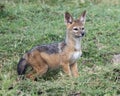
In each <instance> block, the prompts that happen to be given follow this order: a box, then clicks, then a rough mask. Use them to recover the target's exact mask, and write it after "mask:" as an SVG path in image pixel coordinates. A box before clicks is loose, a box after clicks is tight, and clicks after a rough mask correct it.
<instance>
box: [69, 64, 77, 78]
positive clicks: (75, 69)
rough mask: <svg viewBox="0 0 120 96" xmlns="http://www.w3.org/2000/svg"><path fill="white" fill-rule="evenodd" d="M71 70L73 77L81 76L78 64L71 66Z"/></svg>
mask: <svg viewBox="0 0 120 96" xmlns="http://www.w3.org/2000/svg"><path fill="white" fill-rule="evenodd" d="M70 68H71V71H72V75H73V76H74V77H78V76H79V73H78V68H77V63H74V64H72V65H71V66H70Z"/></svg>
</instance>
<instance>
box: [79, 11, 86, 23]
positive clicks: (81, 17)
mask: <svg viewBox="0 0 120 96" xmlns="http://www.w3.org/2000/svg"><path fill="white" fill-rule="evenodd" d="M79 20H80V22H82V23H83V24H85V21H86V10H85V11H84V12H83V13H82V15H81V16H80V18H79Z"/></svg>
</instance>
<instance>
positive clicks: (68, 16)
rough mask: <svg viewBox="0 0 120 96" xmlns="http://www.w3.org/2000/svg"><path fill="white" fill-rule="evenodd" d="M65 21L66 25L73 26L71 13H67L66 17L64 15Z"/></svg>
mask: <svg viewBox="0 0 120 96" xmlns="http://www.w3.org/2000/svg"><path fill="white" fill-rule="evenodd" d="M64 20H65V23H66V24H68V23H69V24H72V22H73V17H72V16H71V15H70V13H68V12H65V15H64Z"/></svg>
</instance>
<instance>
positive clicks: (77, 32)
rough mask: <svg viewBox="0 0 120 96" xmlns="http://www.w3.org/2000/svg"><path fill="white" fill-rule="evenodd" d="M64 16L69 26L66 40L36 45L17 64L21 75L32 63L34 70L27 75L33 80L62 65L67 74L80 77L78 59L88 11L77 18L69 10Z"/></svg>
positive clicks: (80, 53)
mask: <svg viewBox="0 0 120 96" xmlns="http://www.w3.org/2000/svg"><path fill="white" fill-rule="evenodd" d="M64 18H65V23H66V28H67V31H66V38H65V40H64V41H63V42H60V43H54V44H48V45H40V46H36V47H34V48H33V49H31V50H30V51H28V52H27V53H25V54H24V55H23V57H22V58H21V59H20V61H19V63H18V66H17V72H18V74H19V75H22V74H25V70H26V66H27V65H30V66H31V67H32V68H33V70H32V72H31V73H29V74H27V75H26V77H27V78H31V79H33V80H34V79H35V77H36V76H37V75H40V76H42V75H43V74H45V73H46V72H47V71H48V69H56V68H59V67H62V69H63V71H64V72H65V73H66V74H67V75H69V76H71V75H73V76H74V77H78V75H79V74H78V68H77V60H78V58H79V57H80V56H81V55H82V51H81V39H82V37H83V36H84V33H85V29H84V24H85V18H86V11H84V12H83V13H82V15H81V16H80V18H78V19H76V20H74V19H73V17H72V16H71V15H70V14H69V13H68V12H66V13H65V15H64Z"/></svg>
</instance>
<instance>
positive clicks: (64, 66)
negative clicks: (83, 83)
mask: <svg viewBox="0 0 120 96" xmlns="http://www.w3.org/2000/svg"><path fill="white" fill-rule="evenodd" d="M62 69H63V71H64V72H65V73H66V74H67V75H68V76H71V70H70V65H69V63H62Z"/></svg>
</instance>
